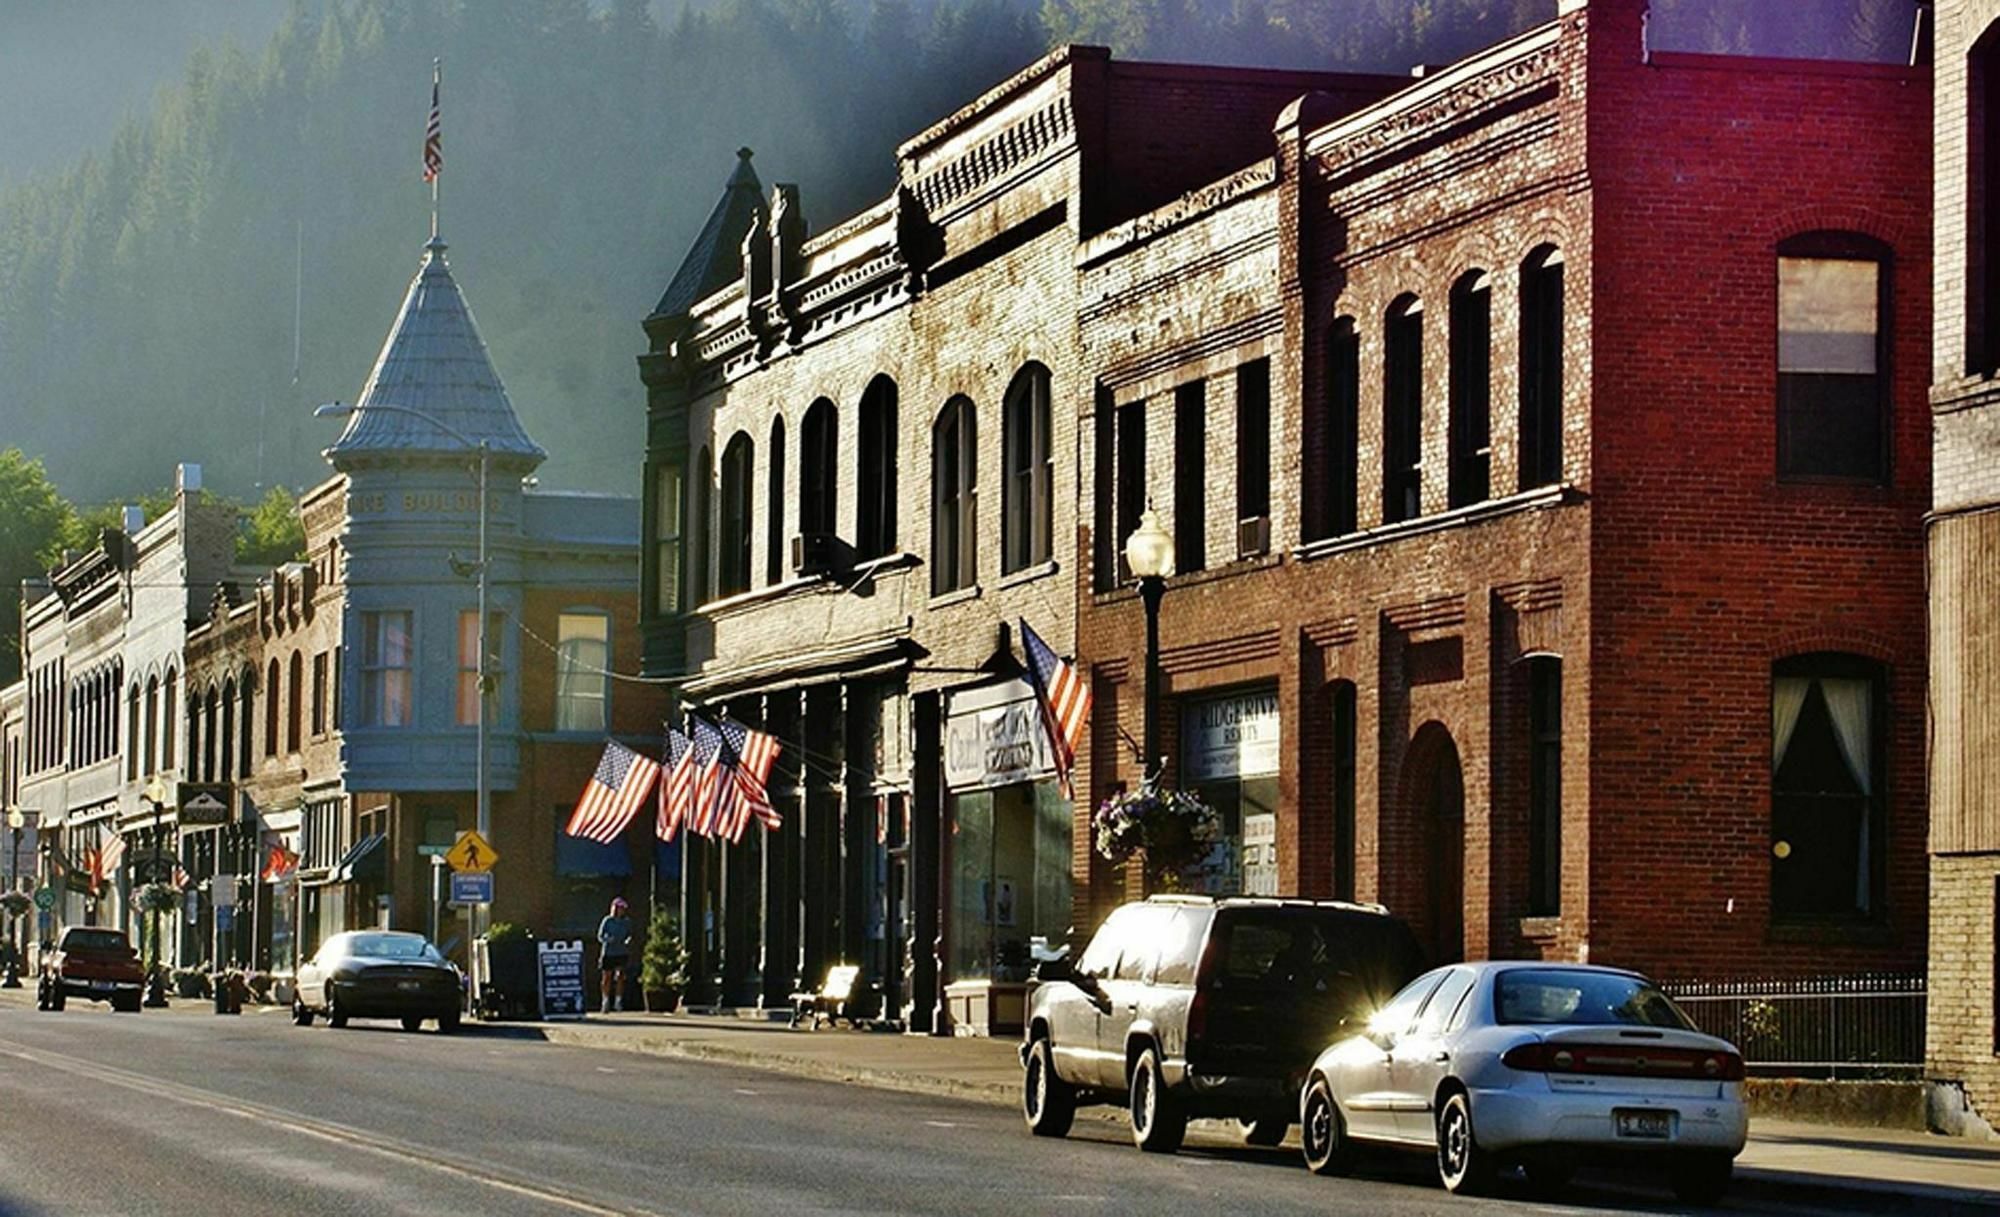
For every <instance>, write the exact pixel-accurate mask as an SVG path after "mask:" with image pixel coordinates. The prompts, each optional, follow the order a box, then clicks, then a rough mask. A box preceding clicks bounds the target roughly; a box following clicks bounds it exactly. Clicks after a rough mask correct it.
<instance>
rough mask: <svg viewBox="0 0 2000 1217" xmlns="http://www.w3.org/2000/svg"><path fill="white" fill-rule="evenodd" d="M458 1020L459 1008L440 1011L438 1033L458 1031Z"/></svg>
mask: <svg viewBox="0 0 2000 1217" xmlns="http://www.w3.org/2000/svg"><path fill="white" fill-rule="evenodd" d="M458 1020H459V1012H458V1011H457V1010H441V1011H439V1012H438V1018H437V1033H438V1034H439V1035H452V1034H455V1033H456V1032H457V1031H458Z"/></svg>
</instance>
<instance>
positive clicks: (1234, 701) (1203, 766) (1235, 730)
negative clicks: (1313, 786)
mask: <svg viewBox="0 0 2000 1217" xmlns="http://www.w3.org/2000/svg"><path fill="white" fill-rule="evenodd" d="M1276 772H1278V694H1277V692H1276V691H1275V690H1271V691H1266V692H1257V693H1240V694H1237V695H1235V696H1233V697H1219V698H1216V699H1214V700H1213V701H1198V702H1188V703H1183V704H1182V707H1181V780H1182V781H1185V782H1207V781H1213V780H1216V779H1218V778H1252V777H1263V776H1265V775H1267V774H1273V773H1276Z"/></svg>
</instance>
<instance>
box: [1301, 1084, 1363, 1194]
mask: <svg viewBox="0 0 2000 1217" xmlns="http://www.w3.org/2000/svg"><path fill="white" fill-rule="evenodd" d="M1299 1152H1300V1153H1301V1154H1303V1155H1304V1157H1305V1160H1306V1169H1307V1170H1309V1171H1311V1172H1312V1173H1313V1174H1315V1175H1344V1174H1346V1173H1347V1168H1348V1166H1349V1164H1350V1162H1351V1160H1352V1152H1351V1150H1350V1148H1349V1146H1348V1142H1347V1121H1345V1120H1343V1119H1341V1118H1340V1105H1339V1104H1338V1103H1335V1102H1334V1101H1333V1088H1332V1087H1331V1086H1328V1085H1327V1084H1326V1079H1325V1078H1314V1079H1313V1080H1312V1085H1310V1086H1307V1087H1306V1096H1305V1098H1304V1099H1303V1100H1302V1101H1301V1102H1300V1103H1299Z"/></svg>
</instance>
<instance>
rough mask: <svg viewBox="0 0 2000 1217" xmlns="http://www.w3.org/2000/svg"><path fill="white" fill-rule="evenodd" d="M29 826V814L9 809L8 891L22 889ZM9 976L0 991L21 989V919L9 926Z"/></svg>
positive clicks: (0, 981)
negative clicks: (23, 833)
mask: <svg viewBox="0 0 2000 1217" xmlns="http://www.w3.org/2000/svg"><path fill="white" fill-rule="evenodd" d="M27 826H28V816H27V813H25V812H23V811H22V810H21V809H20V808H18V807H9V808H8V809H7V831H8V832H9V833H11V834H12V835H13V838H14V856H13V862H12V863H11V864H10V865H9V866H8V868H7V890H8V891H10V892H15V891H19V890H20V888H21V830H22V829H23V828H26V827H27ZM7 945H8V949H7V975H6V977H5V978H4V979H0V989H18V988H20V987H21V919H20V918H19V917H10V918H9V919H8V926H7Z"/></svg>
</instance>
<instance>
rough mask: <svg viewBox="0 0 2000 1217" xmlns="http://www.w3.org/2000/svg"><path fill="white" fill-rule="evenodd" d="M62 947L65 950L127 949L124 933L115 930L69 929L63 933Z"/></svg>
mask: <svg viewBox="0 0 2000 1217" xmlns="http://www.w3.org/2000/svg"><path fill="white" fill-rule="evenodd" d="M62 949H63V950H65V951H123V950H127V949H128V944H127V943H126V941H125V935H123V934H121V933H119V932H118V931H117V930H71V931H70V932H69V933H68V934H66V935H64V937H63V943H62Z"/></svg>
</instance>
